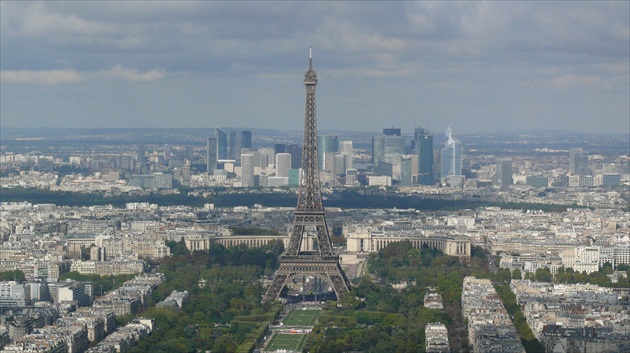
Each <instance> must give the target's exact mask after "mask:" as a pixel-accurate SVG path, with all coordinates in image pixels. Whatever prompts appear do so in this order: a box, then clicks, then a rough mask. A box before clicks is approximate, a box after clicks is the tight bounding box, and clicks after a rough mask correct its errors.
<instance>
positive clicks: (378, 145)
mask: <svg viewBox="0 0 630 353" xmlns="http://www.w3.org/2000/svg"><path fill="white" fill-rule="evenodd" d="M385 130H389V129H385ZM397 130H400V129H397ZM403 154H405V137H404V136H398V135H383V136H374V137H373V138H372V161H373V162H374V164H377V163H378V162H387V163H389V164H391V165H395V166H399V165H400V159H401V158H402V156H403Z"/></svg>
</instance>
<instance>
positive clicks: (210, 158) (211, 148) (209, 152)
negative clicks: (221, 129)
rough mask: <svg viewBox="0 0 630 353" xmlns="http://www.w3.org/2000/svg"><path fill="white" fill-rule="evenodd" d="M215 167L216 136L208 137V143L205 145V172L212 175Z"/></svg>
mask: <svg viewBox="0 0 630 353" xmlns="http://www.w3.org/2000/svg"><path fill="white" fill-rule="evenodd" d="M216 168H217V138H216V137H208V144H207V147H206V172H207V173H208V175H213V174H214V170H215V169H216Z"/></svg>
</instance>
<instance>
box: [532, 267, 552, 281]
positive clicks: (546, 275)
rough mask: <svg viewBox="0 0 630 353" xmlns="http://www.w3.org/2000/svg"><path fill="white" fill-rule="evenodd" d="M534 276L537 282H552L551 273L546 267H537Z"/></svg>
mask: <svg viewBox="0 0 630 353" xmlns="http://www.w3.org/2000/svg"><path fill="white" fill-rule="evenodd" d="M534 278H535V279H536V281H538V282H553V276H552V275H551V271H550V270H549V269H548V268H547V267H541V268H539V269H537V270H536V274H535V275H534Z"/></svg>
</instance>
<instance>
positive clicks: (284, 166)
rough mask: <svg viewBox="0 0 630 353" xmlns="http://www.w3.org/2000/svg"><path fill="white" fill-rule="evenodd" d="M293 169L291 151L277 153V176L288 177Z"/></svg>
mask: <svg viewBox="0 0 630 353" xmlns="http://www.w3.org/2000/svg"><path fill="white" fill-rule="evenodd" d="M289 169H291V155H290V154H289V153H278V154H276V176H279V177H288V176H289Z"/></svg>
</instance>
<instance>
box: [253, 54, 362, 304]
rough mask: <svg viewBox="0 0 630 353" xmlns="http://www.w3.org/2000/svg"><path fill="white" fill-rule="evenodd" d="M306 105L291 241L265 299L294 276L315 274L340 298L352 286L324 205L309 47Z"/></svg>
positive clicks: (275, 295)
mask: <svg viewBox="0 0 630 353" xmlns="http://www.w3.org/2000/svg"><path fill="white" fill-rule="evenodd" d="M304 85H305V86H306V109H305V114H304V145H303V149H302V175H301V182H300V189H299V192H298V204H297V207H296V209H295V211H294V212H293V215H294V218H293V228H292V232H291V238H290V240H289V245H288V247H287V249H286V250H285V252H284V254H282V255H281V256H280V267H279V268H278V270H277V271H276V273H275V274H274V277H273V280H272V282H271V285H270V286H269V288H267V292H266V293H265V295H264V296H263V302H268V301H272V300H275V299H277V298H278V297H279V296H280V292H281V291H282V289H283V288H284V287H285V286H286V285H287V284H288V283H289V282H291V281H293V280H294V279H300V280H301V279H302V278H303V277H304V276H309V277H315V278H317V279H320V280H323V281H326V282H328V283H329V284H330V286H331V287H332V289H333V291H334V292H335V294H336V295H337V300H339V299H340V298H341V296H342V295H343V294H344V293H346V292H348V291H349V290H350V282H348V278H346V275H345V273H344V272H343V270H342V269H341V265H340V264H339V256H338V255H337V254H335V253H334V251H333V248H332V245H331V242H330V233H329V232H328V226H327V225H326V212H325V211H324V206H323V205H322V194H321V189H320V184H319V165H318V163H317V115H316V114H315V86H317V74H315V70H313V55H312V50H310V49H309V65H308V70H307V71H306V74H305V75H304ZM309 236H313V238H314V240H315V241H314V243H315V244H314V245H313V247H312V248H311V247H310V246H308V241H307V239H306V238H307V237H309Z"/></svg>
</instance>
